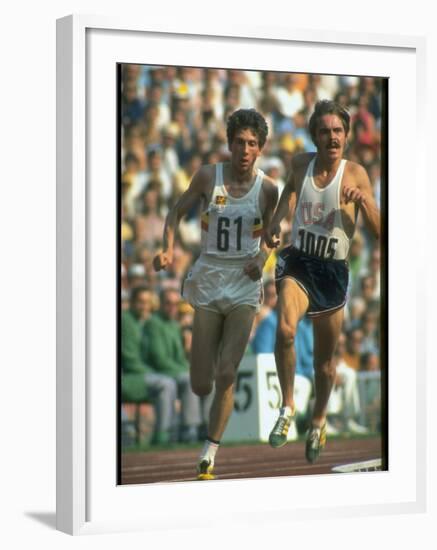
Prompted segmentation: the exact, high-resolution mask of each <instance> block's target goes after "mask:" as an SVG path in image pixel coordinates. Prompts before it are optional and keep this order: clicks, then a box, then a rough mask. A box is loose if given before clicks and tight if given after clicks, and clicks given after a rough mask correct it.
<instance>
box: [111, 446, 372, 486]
mask: <svg viewBox="0 0 437 550" xmlns="http://www.w3.org/2000/svg"><path fill="white" fill-rule="evenodd" d="M304 445H305V444H304V442H302V441H298V442H295V443H288V444H287V445H285V447H282V448H281V449H272V448H270V447H269V445H268V444H260V445H242V446H239V447H226V445H223V447H221V448H220V450H219V452H218V454H217V459H216V464H215V473H216V474H217V477H218V479H242V478H256V477H276V476H296V475H308V474H310V475H311V474H328V473H332V468H333V467H334V466H339V465H344V464H350V463H353V462H362V461H366V460H371V459H376V458H381V457H382V445H381V439H380V438H379V437H374V438H365V439H337V440H328V442H327V445H326V448H325V451H324V452H323V454H322V455H321V457H320V459H319V460H318V461H317V462H316V463H315V464H308V463H307V462H306V460H305V456H304ZM199 452H200V445H199V448H198V449H190V450H166V451H149V452H145V453H134V454H129V453H128V454H124V455H123V456H122V476H121V478H122V479H121V481H122V484H142V483H158V482H163V481H165V482H168V481H190V480H195V479H196V477H195V471H196V463H197V458H198V455H199Z"/></svg>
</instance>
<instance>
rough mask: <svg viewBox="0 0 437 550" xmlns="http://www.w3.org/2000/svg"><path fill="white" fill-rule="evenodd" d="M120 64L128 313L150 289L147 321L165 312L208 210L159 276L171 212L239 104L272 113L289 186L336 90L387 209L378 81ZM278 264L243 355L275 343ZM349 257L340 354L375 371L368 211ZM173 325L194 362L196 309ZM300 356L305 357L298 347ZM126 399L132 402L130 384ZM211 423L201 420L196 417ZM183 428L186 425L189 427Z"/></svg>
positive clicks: (281, 174)
mask: <svg viewBox="0 0 437 550" xmlns="http://www.w3.org/2000/svg"><path fill="white" fill-rule="evenodd" d="M120 70H121V77H120V80H121V83H120V84H121V98H120V102H121V144H122V150H121V167H122V174H121V197H122V200H121V208H122V223H121V246H122V250H121V303H122V310H123V315H129V312H131V311H132V308H133V305H132V296H133V290H134V289H135V288H138V287H144V289H145V290H147V293H148V302H149V306H148V312H147V314H146V316H145V317H146V318H145V319H142V320H141V323H142V324H143V323H144V324H145V325H146V326H147V323H148V322H149V321H148V318H149V316H150V317H154V316H157V315H158V316H159V315H160V312H161V314H162V308H163V304H162V296H163V294H162V292H163V290H165V289H174V290H177V291H179V290H180V287H181V283H182V280H183V278H184V275H185V274H186V272H187V270H188V268H189V266H190V265H191V264H192V263H193V261H194V260H195V259H196V258H197V256H198V254H199V251H200V249H199V246H200V222H199V214H200V213H199V210H197V209H193V211H192V212H190V213H189V214H188V215H187V216H186V219H184V220H182V221H181V224H180V228H179V233H178V236H177V244H176V247H175V255H174V263H173V265H172V268H171V269H170V270H167V271H161V272H159V273H155V272H154V270H153V268H152V259H153V256H154V254H155V252H156V251H157V250H158V249H159V248H160V246H161V244H162V233H163V228H164V221H165V216H166V213H167V212H168V209H169V208H170V207H171V205H172V204H173V203H174V202H175V201H176V200H177V199H178V197H179V196H180V195H181V193H183V192H184V190H185V189H187V187H188V185H189V182H190V180H191V177H192V176H193V174H194V173H195V172H196V170H197V169H198V168H199V167H200V165H201V164H205V163H216V162H222V161H227V160H228V159H229V158H230V154H229V151H228V147H227V140H226V120H227V118H228V116H229V115H230V114H231V113H232V112H233V111H234V110H236V109H239V108H255V109H257V110H258V111H259V112H260V113H261V114H262V115H263V116H264V117H265V119H266V120H267V123H268V127H269V136H268V139H267V143H266V145H265V147H264V149H263V152H262V156H261V157H260V159H259V161H258V164H257V167H258V168H260V169H262V170H263V171H264V172H265V173H266V174H268V175H269V176H270V177H271V178H273V179H274V180H275V181H276V182H277V185H278V189H279V192H281V190H282V188H283V186H284V181H285V179H286V174H287V172H288V169H289V167H290V163H291V159H292V158H293V156H294V155H296V154H297V153H300V152H312V151H315V147H314V144H313V143H312V141H311V138H310V135H309V132H308V130H307V123H308V120H309V117H310V115H311V113H312V111H313V107H314V104H315V102H316V101H318V100H320V99H334V100H336V101H337V102H339V103H340V104H342V105H343V106H344V107H345V108H347V109H348V111H349V113H350V114H351V132H350V135H349V139H348V146H347V149H346V156H347V158H348V159H349V160H354V161H356V162H359V163H360V164H362V165H363V166H364V167H365V168H366V170H367V172H368V175H369V178H370V181H371V184H372V186H373V189H374V193H375V196H376V200H377V203H378V205H379V206H381V204H380V197H381V188H384V186H385V185H386V182H385V181H381V177H383V174H381V120H382V119H381V116H382V112H381V111H382V90H381V86H382V81H381V79H378V78H372V77H357V76H335V75H312V74H296V73H280V72H258V71H241V70H223V69H203V68H189V67H160V66H144V65H122V66H121V68H120ZM290 217H291V216H289V218H288V219H286V220H284V222H283V224H282V237H281V238H282V243H281V246H283V245H286V244H287V243H288V240H289V238H290V228H291V225H290ZM275 263H276V255H275V254H274V253H273V254H272V255H271V256H270V258H269V260H268V262H267V264H266V267H265V271H264V283H265V302H264V305H263V307H262V310H261V312H260V314H259V315H258V317H257V320H256V322H255V326H254V329H253V332H252V338H251V342H250V344H249V348H248V350H247V353H260V352H266V351H267V352H270V351H272V349H273V348H272V346H273V345H274V338H273V337H272V331H271V330H269V326H270V329H271V326H272V315H271V314H272V312H274V309H275V290H274V284H273V283H272V280H273V276H274V269H275ZM349 263H350V274H351V280H350V287H349V300H348V304H347V307H346V311H345V322H344V327H343V333H342V336H341V338H340V343H339V349H338V353H337V356H338V357H337V358H338V362H339V364H340V363H344V364H346V365H347V366H348V368H350V369H352V370H353V371H354V372H356V373H359V372H371V371H372V372H373V371H379V370H380V369H381V367H384V365H380V337H381V335H380V310H381V308H380V294H381V292H380V285H381V281H380V267H381V250H380V247H379V244H378V243H376V242H375V241H374V240H373V238H372V236H371V235H370V234H369V233H368V232H367V231H366V229H365V227H364V225H363V224H362V220H361V221H360V220H359V221H358V226H357V231H356V233H355V236H354V238H353V241H352V244H351V250H350V259H349ZM172 322H174V323H177V324H178V326H179V329H180V337H181V342H182V348H183V350H184V354H185V358H186V363H184V365H183V369H182V370H187V369H188V361H189V353H190V339H191V336H190V331H191V326H192V310H191V308H190V306H189V305H188V304H186V303H184V302H183V301H181V299H180V297H179V299H178V304H177V310H175V311H174V312H173V313H172ZM122 323H123V317H122ZM273 324H274V323H273ZM141 330H143V329H141ZM269 334H270V336H269ZM269 338H270V340H269ZM297 353H298V356H299V349H297ZM139 357H140V359H139V360H141V361H143V362H144V364H145V365H147V368H150V369H152V370H153V369H155V371H157V372H162V370H161V371H160V368H161V367H159V365H154V364H153V358H151V356H150V354H149V355H148V356H146V355H145V354H144V352H143V351H141V350H140V356H139ZM298 363H299V357H298ZM124 364H125V363H123V353H122V368H123V376H126V377H127V376H128V375H129V372H128V370H129V368H125V367H124ZM340 370H341V369H339V371H340ZM310 374H311V373H309V374H308V377H310ZM342 385H343V386H344V385H345V380H344V379H342V377H341V375H339V376H338V380H337V383H336V386H337V387H338V388H341V387H342ZM374 394H375V395H374V399H373V400H372V406H374V408H375V410H376V413H375V419H376V420H375V422H374V425H373V426H372V428H376V429H378V428H379V424H378V418H379V406H380V393H379V387H377V388H376V389H375V390H374ZM125 400H126V401H128V400H131V399H130V398H129V392H128V393H127V394H126V396H125ZM368 405H369V404H368V403H366V406H368ZM204 414H205V415H206V414H207V411H206V412H205V413H204ZM357 414H358V413H357V412H356V413H355V420H356V419H357ZM203 421H204V419H203V418H201V419H200V420H198V421H197V420H196V422H198V424H199V426H201V425H202V422H203ZM186 428H187V427H186V426H183V429H184V430H185V433H187V432H186ZM173 437H174V436H173ZM178 437H181V436H180V435H179V436H178Z"/></svg>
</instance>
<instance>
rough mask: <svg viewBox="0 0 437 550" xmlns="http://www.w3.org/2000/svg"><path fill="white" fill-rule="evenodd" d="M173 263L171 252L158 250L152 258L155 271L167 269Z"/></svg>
mask: <svg viewBox="0 0 437 550" xmlns="http://www.w3.org/2000/svg"><path fill="white" fill-rule="evenodd" d="M172 263H173V253H172V252H169V251H167V252H160V253H159V254H157V255H156V256H155V257H154V258H153V269H154V270H155V271H161V269H167V267H169V266H170V265H171V264H172Z"/></svg>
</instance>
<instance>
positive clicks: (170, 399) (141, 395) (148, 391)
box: [121, 286, 176, 443]
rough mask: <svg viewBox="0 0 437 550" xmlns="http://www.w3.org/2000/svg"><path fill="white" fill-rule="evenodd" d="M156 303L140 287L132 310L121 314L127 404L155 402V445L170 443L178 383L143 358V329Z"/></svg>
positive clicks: (125, 400) (147, 291) (134, 294)
mask: <svg viewBox="0 0 437 550" xmlns="http://www.w3.org/2000/svg"><path fill="white" fill-rule="evenodd" d="M152 300H153V296H152V292H151V291H150V290H149V288H147V287H145V286H139V287H136V288H134V289H133V290H132V294H131V300H130V308H129V309H128V310H126V311H123V312H122V315H121V371H122V377H121V394H122V401H123V402H134V403H139V402H142V401H149V400H151V401H152V402H153V404H154V406H155V413H156V422H155V429H154V434H153V438H152V442H153V443H168V442H169V441H170V428H171V425H172V419H173V411H174V403H175V399H176V383H175V381H174V380H173V379H172V378H171V377H169V376H166V375H164V374H159V373H156V372H153V370H152V368H151V367H150V365H148V364H147V363H146V362H145V361H144V359H143V357H144V348H145V347H147V341H146V340H145V338H144V333H143V327H144V323H145V322H146V320H147V319H148V318H149V317H150V313H151V310H152Z"/></svg>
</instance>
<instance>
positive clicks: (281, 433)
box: [265, 100, 380, 463]
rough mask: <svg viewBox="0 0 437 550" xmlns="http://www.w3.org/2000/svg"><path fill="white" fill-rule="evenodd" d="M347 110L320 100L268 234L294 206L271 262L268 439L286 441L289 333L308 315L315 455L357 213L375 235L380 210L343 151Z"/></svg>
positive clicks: (311, 448) (290, 404)
mask: <svg viewBox="0 0 437 550" xmlns="http://www.w3.org/2000/svg"><path fill="white" fill-rule="evenodd" d="M349 125H350V117H349V114H348V113H347V111H345V110H344V109H343V108H342V107H340V106H339V105H338V104H336V103H334V102H333V101H327V100H324V101H319V102H318V103H317V104H316V107H315V111H314V113H313V115H312V116H311V119H310V123H309V130H310V133H311V137H312V139H313V142H314V144H315V145H316V147H317V153H316V154H313V153H304V154H302V155H296V157H294V159H293V162H292V171H291V174H290V175H289V177H288V180H287V184H286V186H285V187H284V190H283V192H282V195H281V199H280V201H279V204H278V207H277V209H276V212H275V214H274V216H273V219H272V222H271V224H270V227H269V228H268V229H267V230H266V234H265V238H266V242H267V244H268V245H269V246H277V245H278V244H279V240H278V239H277V237H278V235H279V232H280V228H279V224H280V222H281V220H282V219H283V218H284V217H285V215H286V214H287V213H288V211H289V209H290V205H291V208H293V206H295V207H296V208H295V212H294V218H293V228H292V235H291V243H292V244H291V246H289V247H287V248H285V249H283V250H282V251H281V253H280V255H279V258H278V262H277V267H276V285H277V291H278V295H279V297H278V330H277V334H276V347H275V360H276V368H277V371H278V377H279V382H280V385H281V389H282V397H283V402H282V407H281V409H280V414H279V418H278V420H277V422H276V424H275V426H274V428H273V430H272V432H271V434H270V444H271V446H272V447H281V446H282V445H284V444H285V443H286V441H287V432H288V428H289V426H290V423H291V419H292V418H293V416H294V409H295V408H294V399H293V389H294V374H295V362H296V359H295V350H294V337H295V334H296V328H297V324H298V322H299V320H300V319H301V318H302V317H303V316H304V315H305V314H308V316H309V317H312V319H313V330H314V372H315V393H316V399H315V404H314V410H313V414H312V421H311V426H310V429H309V430H308V435H307V442H306V451H305V453H306V458H307V460H308V461H309V462H311V463H312V462H314V461H315V460H317V458H318V456H319V454H320V452H321V450H322V449H323V447H324V446H325V442H326V413H327V405H328V400H329V395H330V393H331V390H332V386H333V383H334V380H335V364H334V361H333V358H334V352H335V348H336V345H337V340H338V337H339V335H340V331H341V327H342V322H343V310H344V305H345V302H346V289H347V284H348V265H347V261H346V260H347V255H348V251H349V243H350V240H351V239H352V236H353V233H354V230H355V224H356V220H357V216H358V213H359V212H360V213H361V215H362V216H363V219H364V222H365V224H366V225H367V227H368V229H369V230H370V231H371V232H372V233H373V234H374V235H375V236H376V237H379V233H380V214H379V210H378V208H377V206H376V203H375V199H374V197H373V192H372V188H371V184H370V181H369V177H368V175H367V173H366V171H365V170H364V168H363V167H362V166H361V165H359V164H357V163H355V162H351V161H346V160H345V159H343V153H344V149H345V146H346V140H347V135H348V132H349Z"/></svg>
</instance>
